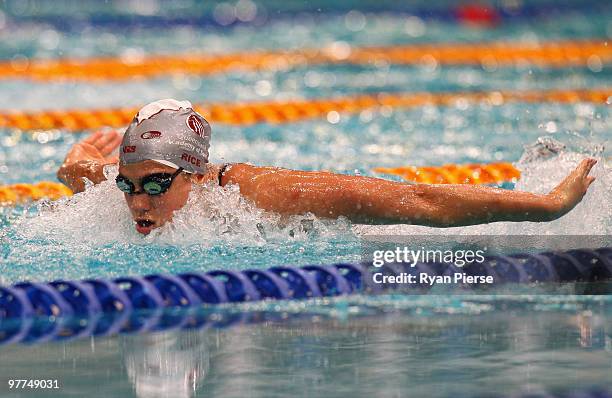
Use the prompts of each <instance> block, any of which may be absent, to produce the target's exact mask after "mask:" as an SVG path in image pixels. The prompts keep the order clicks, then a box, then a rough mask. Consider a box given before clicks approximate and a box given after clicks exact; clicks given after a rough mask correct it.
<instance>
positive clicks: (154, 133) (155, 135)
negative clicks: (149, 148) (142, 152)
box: [140, 131, 162, 140]
mask: <svg viewBox="0 0 612 398" xmlns="http://www.w3.org/2000/svg"><path fill="white" fill-rule="evenodd" d="M161 135H162V133H161V132H160V131H145V132H144V133H142V134H140V138H142V139H143V140H150V139H151V138H159V137H161Z"/></svg>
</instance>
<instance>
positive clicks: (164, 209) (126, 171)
mask: <svg viewBox="0 0 612 398" xmlns="http://www.w3.org/2000/svg"><path fill="white" fill-rule="evenodd" d="M175 172H176V169H174V168H172V167H170V166H166V165H163V164H160V163H157V162H154V161H152V160H145V161H143V162H139V163H133V164H128V165H121V166H119V174H120V175H122V176H124V177H125V178H127V179H129V180H130V181H131V182H132V183H133V184H134V186H135V188H136V191H137V192H141V191H142V187H141V186H140V180H141V179H142V178H144V177H146V176H148V175H151V174H157V173H167V174H174V173H175ZM191 182H192V175H190V174H187V173H184V172H183V173H180V174H179V175H178V176H176V178H175V179H174V181H173V182H172V185H171V186H170V188H169V189H168V190H167V191H166V192H164V193H163V194H161V195H147V194H146V193H140V194H135V195H129V194H127V193H126V194H124V195H125V201H126V202H127V205H128V207H129V208H130V212H131V213H132V218H133V219H134V222H136V230H137V231H138V232H140V233H141V234H143V235H147V234H149V233H150V232H151V230H153V229H155V228H159V227H161V226H162V225H164V224H165V223H166V222H168V221H170V220H172V215H173V213H174V212H175V211H176V210H179V209H180V208H182V207H183V206H185V203H187V198H188V197H189V192H190V191H191Z"/></svg>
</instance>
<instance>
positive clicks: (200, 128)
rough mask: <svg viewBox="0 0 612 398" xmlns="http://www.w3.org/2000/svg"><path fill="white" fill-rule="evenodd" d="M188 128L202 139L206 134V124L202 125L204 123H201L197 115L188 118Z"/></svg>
mask: <svg viewBox="0 0 612 398" xmlns="http://www.w3.org/2000/svg"><path fill="white" fill-rule="evenodd" d="M187 126H189V128H190V129H191V131H193V132H194V133H196V134H197V135H199V136H200V137H202V135H203V134H204V124H203V123H202V121H200V119H198V117H197V116H196V115H191V116H189V118H187Z"/></svg>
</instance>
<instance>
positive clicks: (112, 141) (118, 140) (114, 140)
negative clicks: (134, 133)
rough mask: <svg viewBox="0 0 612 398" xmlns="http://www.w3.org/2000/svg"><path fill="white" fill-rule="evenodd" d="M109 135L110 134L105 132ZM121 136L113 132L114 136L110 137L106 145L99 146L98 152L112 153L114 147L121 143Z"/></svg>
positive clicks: (105, 154)
mask: <svg viewBox="0 0 612 398" xmlns="http://www.w3.org/2000/svg"><path fill="white" fill-rule="evenodd" d="M107 135H110V134H107ZM122 139H123V138H122V137H121V136H119V135H118V134H116V133H115V136H114V137H112V138H111V139H110V141H109V142H107V143H106V145H104V146H103V147H101V148H100V153H101V154H102V155H104V156H107V155H109V154H110V153H112V152H113V151H114V150H115V149H117V147H118V146H119V144H121V140H122Z"/></svg>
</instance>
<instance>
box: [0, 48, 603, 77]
mask: <svg viewBox="0 0 612 398" xmlns="http://www.w3.org/2000/svg"><path fill="white" fill-rule="evenodd" d="M610 62H612V44H610V43H608V42H607V41H606V40H563V41H550V42H544V43H529V42H522V43H521V42H519V43H516V42H484V43H482V42H481V43H436V44H406V45H398V46H379V47H351V46H350V45H349V44H347V43H344V42H336V43H334V44H332V45H330V46H328V47H326V48H322V49H299V50H287V51H244V52H235V53H226V54H204V53H202V54H179V55H148V56H142V55H138V56H129V55H125V56H118V57H93V58H82V59H78V58H66V59H27V58H20V59H13V60H10V61H3V62H0V78H4V79H32V80H39V81H49V80H79V81H101V80H125V79H134V78H153V77H159V76H165V75H174V74H193V75H201V76H207V75H212V74H218V73H223V72H229V71H253V70H287V69H289V68H292V67H297V66H312V65H325V64H349V65H365V66H377V65H381V64H395V65H421V64H423V65H428V66H430V65H432V64H435V65H470V66H474V65H478V66H482V67H483V68H485V69H489V68H497V67H508V66H519V67H524V66H530V65H532V66H537V67H552V68H563V67H570V66H576V67H585V66H589V65H597V66H598V67H599V66H601V65H605V64H608V63H610Z"/></svg>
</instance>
